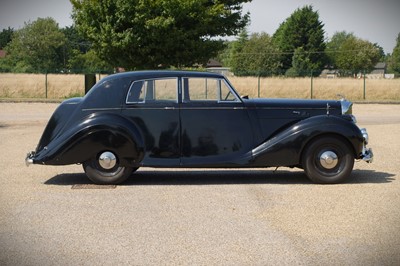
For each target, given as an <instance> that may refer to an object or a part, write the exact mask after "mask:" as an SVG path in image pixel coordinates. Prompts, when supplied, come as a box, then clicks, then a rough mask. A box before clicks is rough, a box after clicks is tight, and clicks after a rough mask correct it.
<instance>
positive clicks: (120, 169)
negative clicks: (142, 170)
mask: <svg viewBox="0 0 400 266" xmlns="http://www.w3.org/2000/svg"><path fill="white" fill-rule="evenodd" d="M83 169H84V170H85V173H86V175H87V177H88V178H89V179H90V180H92V181H93V182H94V183H96V184H101V185H111V184H114V185H115V184H119V183H122V182H124V181H125V180H126V179H127V178H128V177H129V176H130V175H131V174H132V172H134V170H136V169H134V168H132V167H125V166H120V164H119V159H118V157H117V156H116V155H115V154H114V153H112V152H110V151H106V152H102V153H100V154H98V156H96V158H92V159H90V160H88V161H86V162H84V163H83Z"/></svg>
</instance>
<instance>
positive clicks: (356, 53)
mask: <svg viewBox="0 0 400 266" xmlns="http://www.w3.org/2000/svg"><path fill="white" fill-rule="evenodd" d="M336 51H337V52H336V53H335V54H336V55H335V62H336V67H337V68H339V69H341V70H343V71H349V72H350V73H352V74H356V73H358V72H362V71H364V70H365V71H371V70H372V69H373V68H374V66H375V65H376V63H378V62H379V60H380V58H381V52H380V49H379V48H378V47H377V46H376V45H374V44H372V43H370V42H369V41H366V40H363V39H360V38H357V37H355V36H353V35H351V36H349V37H348V38H346V40H344V41H343V43H342V44H341V45H340V46H339V48H338V49H337V50H336Z"/></svg>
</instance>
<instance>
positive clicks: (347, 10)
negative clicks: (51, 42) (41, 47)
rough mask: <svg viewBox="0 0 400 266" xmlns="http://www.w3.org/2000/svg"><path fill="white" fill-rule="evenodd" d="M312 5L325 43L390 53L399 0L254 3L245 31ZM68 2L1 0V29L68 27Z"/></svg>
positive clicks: (271, 25)
mask: <svg viewBox="0 0 400 266" xmlns="http://www.w3.org/2000/svg"><path fill="white" fill-rule="evenodd" d="M305 5H312V6H313V9H314V10H315V11H318V13H319V17H320V20H321V21H322V23H324V25H325V26H324V30H325V35H326V38H327V40H329V38H330V37H332V36H333V34H334V33H335V32H338V31H347V32H352V33H354V34H355V35H356V36H357V37H359V38H362V39H364V40H368V41H370V42H372V43H378V44H379V45H380V46H381V47H382V48H383V49H384V51H385V53H392V51H393V48H394V46H395V45H396V38H397V35H398V34H399V33H400V0H253V1H252V2H251V3H247V4H245V5H244V7H243V10H244V11H245V12H247V11H248V12H250V18H251V24H250V25H249V27H248V31H249V32H250V33H252V32H266V33H268V34H270V35H272V34H273V33H274V32H275V31H276V29H277V28H278V27H279V25H280V24H281V23H282V22H283V21H284V20H285V19H286V18H288V17H289V16H290V15H291V14H292V13H293V12H294V11H295V10H296V9H298V8H301V7H303V6H305ZM71 11H72V5H71V3H70V2H69V0H0V30H2V29H4V28H8V27H11V28H14V29H19V28H21V27H23V26H24V22H28V21H34V20H36V19H37V18H38V17H41V18H45V17H52V18H54V19H55V20H56V21H57V22H58V23H59V26H60V27H66V26H71V25H72V23H73V21H72V19H71Z"/></svg>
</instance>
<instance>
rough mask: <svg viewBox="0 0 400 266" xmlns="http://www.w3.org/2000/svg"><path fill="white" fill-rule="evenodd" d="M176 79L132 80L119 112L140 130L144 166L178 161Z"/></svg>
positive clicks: (173, 163)
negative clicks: (143, 142) (123, 105)
mask: <svg viewBox="0 0 400 266" xmlns="http://www.w3.org/2000/svg"><path fill="white" fill-rule="evenodd" d="M178 89H179V88H178V78H177V77H167V78H156V79H143V80H137V81H134V82H133V83H132V84H131V86H130V89H129V92H128V94H127V97H126V105H125V108H124V110H123V111H122V112H123V114H124V115H125V116H127V117H129V118H130V119H131V121H132V122H133V123H134V124H135V125H136V126H137V127H138V128H139V129H140V131H141V133H142V135H143V138H144V141H145V157H144V159H143V162H142V163H143V165H144V166H178V165H179V164H180V125H179V104H178V95H179V94H178Z"/></svg>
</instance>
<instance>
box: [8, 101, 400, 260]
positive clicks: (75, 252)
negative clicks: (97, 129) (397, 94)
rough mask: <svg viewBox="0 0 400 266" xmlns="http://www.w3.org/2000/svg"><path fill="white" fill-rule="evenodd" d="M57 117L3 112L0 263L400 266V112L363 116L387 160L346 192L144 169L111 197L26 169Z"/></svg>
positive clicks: (289, 176) (302, 181)
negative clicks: (27, 157) (49, 123)
mask: <svg viewBox="0 0 400 266" xmlns="http://www.w3.org/2000/svg"><path fill="white" fill-rule="evenodd" d="M56 107H57V104H44V103H0V150H1V151H2V152H3V156H1V160H0V169H1V172H0V182H1V184H2V185H1V188H0V265H94V264H100V265H293V264H296V265H400V224H399V220H400V208H399V203H400V162H399V156H398V155H397V152H399V150H400V141H399V137H398V136H400V105H381V104H368V105H364V104H359V105H357V104H356V105H355V106H354V108H353V113H354V114H355V115H356V117H357V118H358V124H359V126H360V127H366V128H367V129H368V132H369V134H370V146H371V147H372V148H373V150H374V154H375V161H374V163H372V164H366V163H364V162H357V163H356V164H355V167H354V171H353V173H352V175H351V177H350V179H349V180H347V182H345V183H343V184H338V185H316V184H313V183H311V182H310V181H309V180H308V179H307V177H306V176H305V175H304V174H303V171H301V170H296V169H295V170H292V169H288V168H280V169H278V170H277V171H276V172H274V171H273V170H275V169H271V168H268V169H246V170H240V169H220V170H212V169H210V170H208V169H201V170H196V169H195V170H193V169H190V170H189V169H179V170H177V169H162V170H160V169H151V168H143V169H139V171H138V172H137V173H136V174H135V175H134V176H132V178H131V179H129V180H128V181H127V182H126V183H124V184H123V185H118V186H107V187H99V186H95V185H92V184H91V183H90V181H89V180H88V179H87V178H86V176H85V175H84V173H83V170H82V167H81V166H80V165H72V166H58V167H56V166H38V165H33V166H30V167H29V168H27V167H26V166H25V162H24V158H25V155H26V153H27V152H28V151H30V150H33V149H34V148H35V145H36V144H37V142H38V141H39V138H40V136H41V134H42V132H43V130H44V127H45V125H46V123H47V121H48V119H49V117H50V116H51V114H52V112H53V111H54V110H55V108H56Z"/></svg>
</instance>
